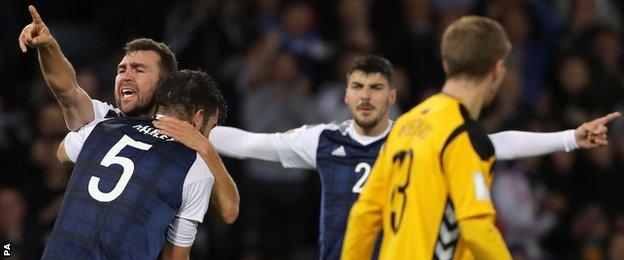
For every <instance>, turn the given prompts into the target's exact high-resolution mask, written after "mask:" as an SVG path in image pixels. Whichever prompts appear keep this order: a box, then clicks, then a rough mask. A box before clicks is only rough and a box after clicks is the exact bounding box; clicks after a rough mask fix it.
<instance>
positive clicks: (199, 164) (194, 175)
mask: <svg viewBox="0 0 624 260" xmlns="http://www.w3.org/2000/svg"><path fill="white" fill-rule="evenodd" d="M194 156H195V161H194V162H193V164H192V165H191V167H190V168H189V171H188V174H187V175H186V178H185V179H184V184H188V183H193V182H198V181H202V182H213V181H214V175H212V171H210V168H209V167H208V164H207V163H206V161H204V159H202V158H201V156H200V155H199V154H198V153H195V155H194Z"/></svg>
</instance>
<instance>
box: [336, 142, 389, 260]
mask: <svg viewBox="0 0 624 260" xmlns="http://www.w3.org/2000/svg"><path fill="white" fill-rule="evenodd" d="M386 147H387V145H384V147H383V148H382V150H381V153H380V154H379V156H378V157H377V161H376V162H375V166H373V170H372V172H371V174H370V177H369V179H368V182H367V183H366V184H365V185H364V188H363V189H362V193H360V197H359V198H358V200H357V201H356V202H355V204H353V207H352V208H351V212H350V214H349V221H348V223H347V231H346V234H345V238H344V242H343V245H342V253H341V254H342V256H341V259H343V260H346V259H354V260H361V259H371V257H372V254H373V248H374V246H375V240H376V239H377V235H378V234H379V232H380V231H381V228H382V209H383V204H384V198H385V193H386V190H387V188H386V186H387V184H386V179H387V178H386V176H387V169H389V167H388V164H389V163H390V162H391V161H390V160H389V159H388V157H387V155H386Z"/></svg>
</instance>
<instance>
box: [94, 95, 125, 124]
mask: <svg viewBox="0 0 624 260" xmlns="http://www.w3.org/2000/svg"><path fill="white" fill-rule="evenodd" d="M91 103H92V104H93V121H97V120H99V119H102V118H104V117H105V116H106V114H108V111H110V110H113V111H114V112H115V113H117V114H119V113H121V111H120V110H119V109H118V108H115V107H113V106H112V105H110V104H108V103H105V102H102V101H99V100H97V99H92V100H91Z"/></svg>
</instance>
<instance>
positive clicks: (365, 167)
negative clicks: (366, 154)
mask: <svg viewBox="0 0 624 260" xmlns="http://www.w3.org/2000/svg"><path fill="white" fill-rule="evenodd" d="M361 171H364V172H363V173H362V177H360V179H359V180H358V181H357V182H356V183H355V185H353V192H354V193H360V192H362V188H364V184H366V180H367V179H368V175H370V172H371V166H370V164H368V163H365V162H361V163H358V164H357V165H356V166H355V172H358V173H359V172H361Z"/></svg>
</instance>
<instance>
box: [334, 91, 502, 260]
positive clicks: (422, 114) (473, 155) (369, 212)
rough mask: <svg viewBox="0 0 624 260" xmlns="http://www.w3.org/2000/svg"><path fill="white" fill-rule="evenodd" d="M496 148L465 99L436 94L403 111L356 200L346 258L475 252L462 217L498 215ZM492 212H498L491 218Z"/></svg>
mask: <svg viewBox="0 0 624 260" xmlns="http://www.w3.org/2000/svg"><path fill="white" fill-rule="evenodd" d="M494 161H495V158H494V147H493V145H492V143H491V142H490V140H489V138H488V136H487V134H486V132H485V130H484V129H483V128H482V127H481V126H480V125H479V124H478V123H476V122H475V121H474V120H473V119H471V118H470V116H469V114H468V111H467V110H466V108H465V107H464V106H463V105H462V104H461V102H460V101H459V100H458V99H456V98H454V97H452V96H449V95H447V94H443V93H441V94H437V95H434V96H432V97H430V98H429V99H427V100H425V101H424V102H422V103H420V104H419V105H418V106H416V107H414V108H413V109H412V110H410V111H409V112H407V113H406V114H404V115H403V116H401V117H400V118H399V119H398V120H397V121H396V123H395V124H394V126H393V129H392V131H391V132H390V134H389V136H388V140H387V141H386V144H385V145H384V147H383V148H382V150H381V152H380V154H379V156H378V157H377V161H376V162H375V166H374V167H373V170H372V172H371V175H370V177H369V180H368V182H367V184H366V185H365V186H364V189H363V191H362V193H361V194H360V197H359V199H358V201H357V202H356V203H355V204H354V206H353V208H352V210H351V213H350V217H349V223H348V227H347V233H346V238H345V245H344V247H343V250H342V258H343V259H370V258H371V254H372V248H373V245H374V243H375V238H376V234H377V233H378V232H379V229H380V228H381V227H383V240H382V245H381V251H380V254H379V259H473V258H474V257H473V256H472V254H471V252H470V250H469V249H468V248H467V246H466V244H465V243H464V241H463V240H462V237H461V235H460V232H459V226H458V221H461V220H463V219H468V218H471V217H477V216H488V215H489V216H494V214H495V211H494V206H493V205H492V201H491V199H490V194H489V188H490V186H491V184H492V173H491V171H492V166H493V164H494ZM492 219H493V218H492Z"/></svg>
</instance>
